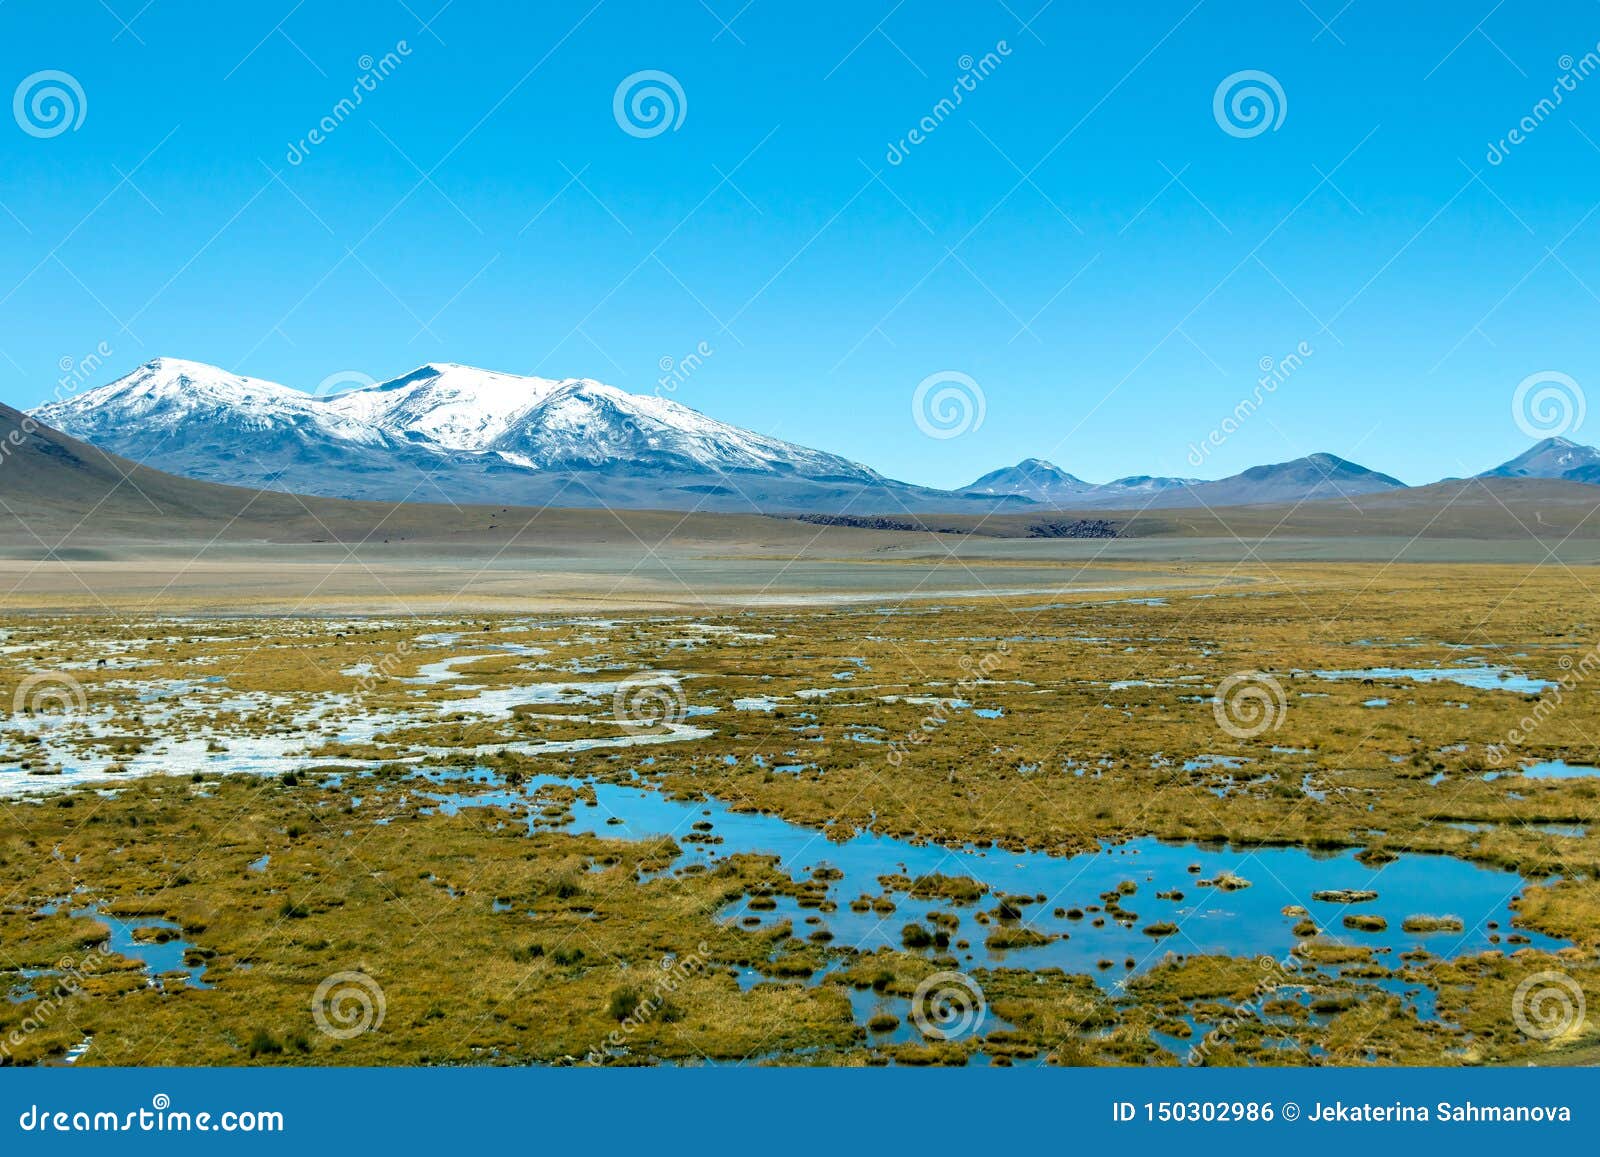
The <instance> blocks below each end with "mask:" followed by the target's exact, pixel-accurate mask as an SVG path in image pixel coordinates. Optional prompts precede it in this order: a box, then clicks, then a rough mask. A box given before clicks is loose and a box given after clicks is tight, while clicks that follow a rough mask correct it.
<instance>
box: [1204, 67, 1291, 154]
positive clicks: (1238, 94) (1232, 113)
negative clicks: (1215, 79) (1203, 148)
mask: <svg viewBox="0 0 1600 1157" xmlns="http://www.w3.org/2000/svg"><path fill="white" fill-rule="evenodd" d="M1211 115H1212V116H1213V117H1214V118H1215V119H1216V122H1217V127H1218V128H1219V129H1221V130H1222V131H1223V132H1225V133H1227V134H1228V135H1229V136H1230V137H1242V138H1249V137H1259V136H1260V135H1261V134H1262V133H1264V132H1267V131H1269V130H1270V131H1272V132H1277V131H1278V128H1279V126H1281V125H1282V124H1283V118H1284V117H1286V116H1288V115H1289V98H1288V97H1286V96H1284V94H1283V85H1281V84H1279V83H1278V78H1277V77H1275V76H1273V75H1272V74H1271V73H1270V72H1262V71H1261V70H1260V69H1257V68H1246V69H1243V70H1241V71H1239V72H1235V73H1232V74H1230V75H1228V76H1225V77H1223V78H1222V83H1221V84H1219V85H1217V91H1216V92H1214V93H1212V94H1211Z"/></svg>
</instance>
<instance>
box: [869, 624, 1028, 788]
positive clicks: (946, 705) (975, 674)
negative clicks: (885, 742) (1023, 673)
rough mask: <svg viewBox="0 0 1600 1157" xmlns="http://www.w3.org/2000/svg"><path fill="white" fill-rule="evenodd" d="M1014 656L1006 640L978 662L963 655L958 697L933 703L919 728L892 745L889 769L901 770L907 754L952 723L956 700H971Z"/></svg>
mask: <svg viewBox="0 0 1600 1157" xmlns="http://www.w3.org/2000/svg"><path fill="white" fill-rule="evenodd" d="M1010 654H1011V644H1010V643H1007V642H1005V641H1004V640H1002V641H1001V642H999V643H997V644H996V645H995V648H994V650H992V651H989V652H987V653H986V654H984V655H983V656H981V657H980V658H978V659H977V660H976V661H974V660H973V658H972V656H971V655H963V656H961V669H962V670H963V671H965V672H966V674H964V675H963V676H962V677H961V678H960V679H958V680H956V686H955V692H956V693H955V695H954V696H953V697H951V698H943V697H941V698H938V699H935V700H934V701H933V704H932V706H931V708H930V709H929V711H928V713H927V714H926V715H924V716H923V717H922V718H921V719H920V720H919V721H918V723H917V726H916V727H914V728H912V729H911V730H910V731H907V732H906V733H905V734H904V735H903V736H901V737H900V738H899V739H893V740H890V742H889V749H888V752H887V754H886V755H885V758H886V759H888V761H889V766H891V767H899V766H900V764H901V763H903V762H904V761H905V757H906V755H907V753H908V752H909V751H910V749H911V748H913V747H920V746H921V745H922V744H924V743H927V742H928V740H929V739H930V738H931V737H932V736H933V735H934V733H935V732H937V731H938V730H939V729H940V728H941V727H943V726H944V725H945V724H946V723H949V722H950V711H951V708H952V707H953V706H954V705H955V702H956V700H960V699H970V698H971V697H972V695H973V694H974V690H975V688H977V687H978V686H979V685H980V684H981V683H983V682H984V681H985V680H986V679H988V677H989V675H990V674H991V673H993V672H994V671H995V670H997V669H998V668H999V667H1000V666H1001V665H1003V664H1004V663H1005V661H1006V659H1007V658H1008V657H1009V656H1010Z"/></svg>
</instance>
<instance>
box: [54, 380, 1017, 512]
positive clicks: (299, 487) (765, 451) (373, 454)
mask: <svg viewBox="0 0 1600 1157" xmlns="http://www.w3.org/2000/svg"><path fill="white" fill-rule="evenodd" d="M35 416H36V417H37V418H39V419H40V420H41V421H43V422H45V423H46V424H48V425H50V426H53V427H55V428H57V429H59V430H61V431H63V432H65V433H67V434H70V435H72V436H73V437H77V438H81V439H83V440H84V441H87V442H91V443H93V444H95V445H98V446H101V447H102V448H104V449H107V450H110V451H112V452H114V453H117V454H120V455H122V456H124V457H127V458H132V459H134V460H135V461H138V462H141V463H144V464H146V465H149V466H154V467H157V468H159V469H162V470H167V471H171V472H173V473H176V474H183V475H186V476H188V477H193V478H202V479H205V480H207V481H216V482H230V483H234V484H237V485H247V486H260V487H266V488H271V489H280V490H292V491H296V492H300V493H307V494H322V495H331V496H336V497H345V498H371V499H383V500H391V501H400V500H413V501H435V502H437V501H445V500H450V501H456V502H516V503H519V504H540V503H557V502H559V503H560V504H563V505H625V506H665V507H694V506H702V507H705V508H708V509H724V510H727V509H735V510H737V509H744V510H749V509H773V510H789V509H793V510H819V509H820V510H838V511H841V512H842V511H845V510H849V509H868V510H872V511H874V512H881V511H884V510H889V511H894V510H899V509H902V508H903V509H932V508H936V507H943V508H945V509H951V508H952V504H951V501H950V496H948V495H946V494H945V493H944V492H943V491H937V490H929V489H925V488H922V487H916V486H909V485H907V484H904V483H898V482H893V481H891V480H889V479H885V478H883V477H881V476H880V475H878V474H877V473H876V472H875V471H873V470H870V469H868V468H867V467H865V466H861V465H858V464H856V463H854V462H851V461H849V460H848V459H845V458H841V457H839V456H838V455H835V454H828V453H824V452H822V451H819V450H811V449H808V448H806V447H804V446H798V445H795V444H794V443H791V442H785V441H782V440H780V439H777V438H772V437H768V436H766V435H762V434H757V433H753V432H752V431H749V430H744V429H741V428H739V427H737V426H733V425H730V424H728V423H726V422H720V421H717V420H716V419H714V418H709V417H707V416H705V415H704V414H701V413H699V412H697V411H695V410H692V409H690V408H689V407H687V406H684V405H681V404H679V403H677V402H675V401H671V400H669V399H665V398H659V397H654V396H649V395H640V394H630V393H628V392H627V391H625V390H619V389H617V388H615V387H613V386H608V385H604V384H603V383H600V382H596V381H591V380H588V379H578V378H574V379H567V380H564V381H557V380H552V379H549V378H536V377H522V376H519V375H515V374H504V373H495V372H493V371H489V370H480V369H475V368H473V367H470V366H461V365H451V364H436V365H425V366H422V367H420V368H418V369H416V370H413V371H412V372H411V373H408V374H405V375H403V376H401V377H399V378H395V379H394V380H393V381H388V382H383V383H380V384H377V385H373V386H366V387H362V388H358V389H354V390H349V391H346V392H344V393H340V394H335V395H332V396H329V397H318V396H313V395H310V394H306V393H303V392H301V391H299V390H295V389H291V388H290V387H288V386H283V385H279V384H278V383H276V382H269V381H263V380H261V379H257V378H246V377H240V376H238V375H236V374H231V373H228V372H227V371H225V370H221V369H218V368H217V367H215V366H208V365H204V364H202V363H199V362H190V361H182V360H179V359H176V358H157V359H155V360H154V361H152V362H149V363H147V364H145V365H143V366H140V367H139V368H138V369H136V370H134V371H133V372H132V373H131V374H128V375H126V376H125V377H122V378H119V379H118V380H116V381H114V382H112V383H110V384H109V385H106V386H101V387H99V388H98V389H94V390H90V391H88V392H86V393H84V394H81V395H78V396H76V397H73V398H68V399H64V400H62V401H59V402H54V403H51V404H50V405H47V406H44V407H42V408H40V409H39V410H37V411H35ZM995 501H996V500H994V499H990V500H988V501H987V504H986V506H985V508H986V509H987V508H992V507H993V506H994V505H995ZM954 508H969V509H970V508H972V503H970V502H962V501H961V500H957V501H956V503H955V507H954Z"/></svg>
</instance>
